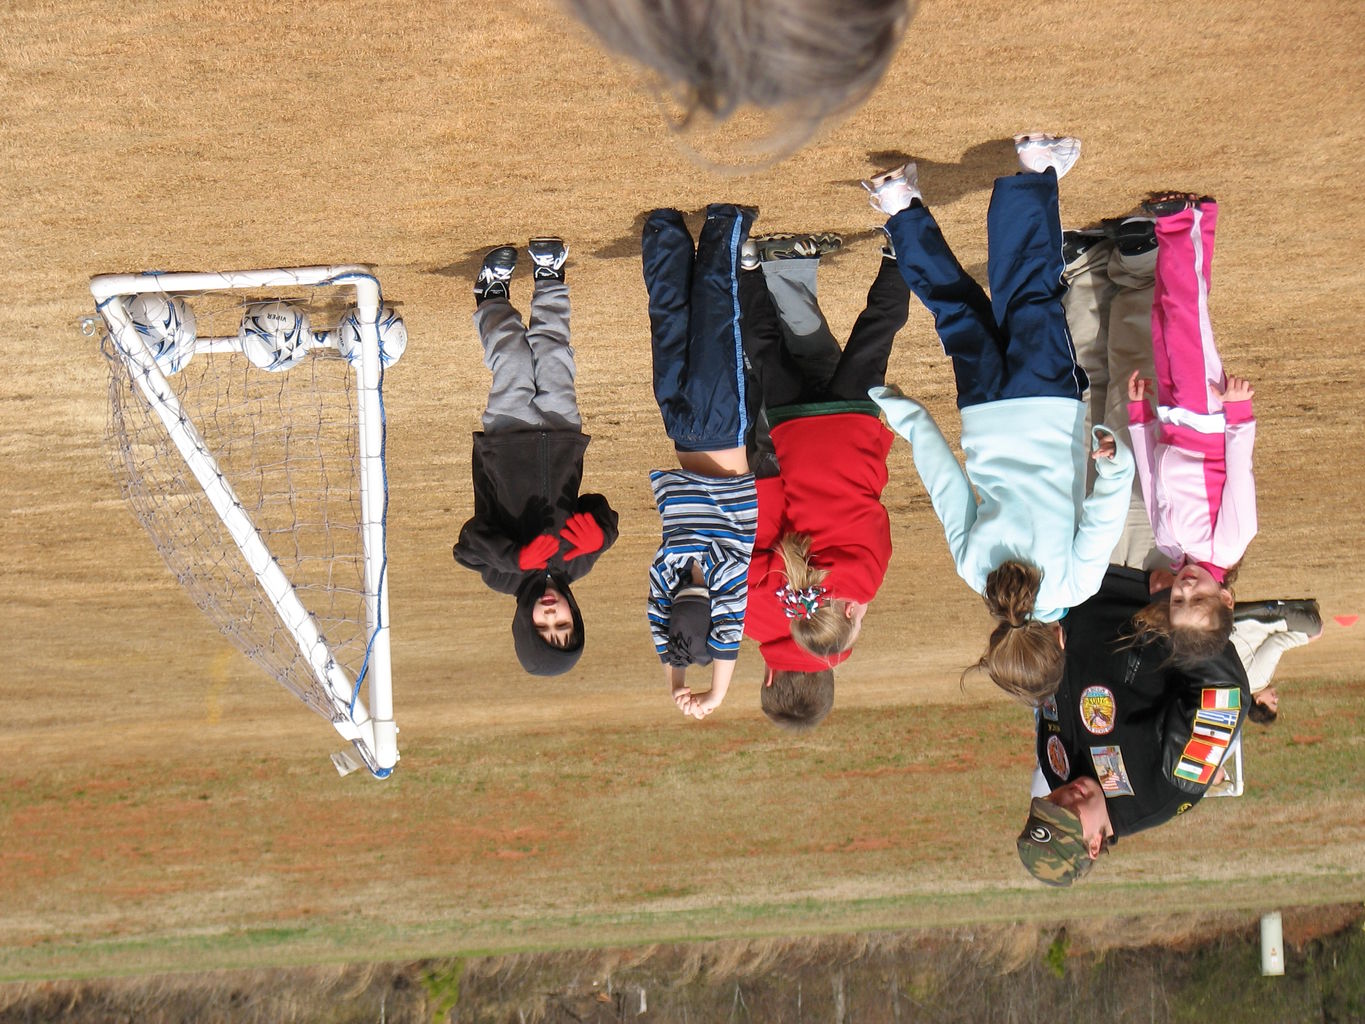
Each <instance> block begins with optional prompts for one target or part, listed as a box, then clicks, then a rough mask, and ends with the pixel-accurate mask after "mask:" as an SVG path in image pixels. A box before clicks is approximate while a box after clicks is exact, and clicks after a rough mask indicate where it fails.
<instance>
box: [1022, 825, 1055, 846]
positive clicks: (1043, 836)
mask: <svg viewBox="0 0 1365 1024" xmlns="http://www.w3.org/2000/svg"><path fill="white" fill-rule="evenodd" d="M1028 837H1029V838H1030V839H1032V840H1033V841H1034V842H1035V843H1050V842H1052V830H1051V829H1049V828H1048V827H1047V826H1046V825H1034V826H1033V828H1031V829H1029V830H1028Z"/></svg>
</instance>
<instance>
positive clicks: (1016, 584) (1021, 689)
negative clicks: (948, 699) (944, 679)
mask: <svg viewBox="0 0 1365 1024" xmlns="http://www.w3.org/2000/svg"><path fill="white" fill-rule="evenodd" d="M1042 582H1043V572H1042V570H1041V569H1039V568H1038V567H1037V566H1033V565H1029V564H1027V563H1025V562H1001V563H1000V564H999V565H998V566H996V567H995V569H994V570H992V571H991V574H990V575H989V576H987V577H986V592H985V594H983V595H982V596H983V597H984V598H985V600H986V609H987V610H988V611H989V612H990V613H991V618H993V619H994V620H995V622H996V626H995V629H994V630H992V631H991V638H990V640H989V641H987V643H986V653H985V654H983V655H982V656H981V659H980V660H979V661H978V662H977V663H976V664H975V665H973V666H971V668H969V669H967V671H968V672H970V671H972V669H979V670H982V671H984V672H985V673H986V674H987V675H989V676H990V677H991V681H992V682H993V683H995V685H996V686H998V687H1000V689H1002V690H1004V691H1005V692H1006V693H1008V694H1009V695H1010V696H1011V697H1014V698H1015V699H1016V700H1019V701H1022V702H1023V703H1025V704H1027V705H1029V707H1035V708H1036V707H1038V706H1039V705H1040V704H1042V703H1043V701H1045V700H1047V698H1049V697H1051V696H1052V695H1053V694H1054V693H1056V692H1057V687H1058V686H1060V685H1061V683H1062V669H1063V667H1064V666H1065V664H1066V660H1065V657H1064V656H1063V654H1062V645H1061V644H1060V643H1058V641H1057V624H1056V623H1054V622H1037V621H1035V620H1034V619H1032V618H1030V616H1031V615H1032V614H1033V606H1034V604H1035V603H1036V602H1037V600H1038V588H1039V586H1041V585H1042ZM963 675H964V676H965V675H966V673H963Z"/></svg>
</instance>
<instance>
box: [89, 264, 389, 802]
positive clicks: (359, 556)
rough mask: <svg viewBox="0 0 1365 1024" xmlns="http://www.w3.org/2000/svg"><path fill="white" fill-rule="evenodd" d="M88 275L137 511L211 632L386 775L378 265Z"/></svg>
mask: <svg viewBox="0 0 1365 1024" xmlns="http://www.w3.org/2000/svg"><path fill="white" fill-rule="evenodd" d="M90 287H91V291H92V293H93V294H94V296H95V300H96V310H97V312H98V314H99V315H98V318H91V320H90V321H88V323H89V324H90V325H91V327H92V329H96V328H97V329H99V332H100V336H101V348H102V350H103V352H104V355H105V357H106V360H107V363H108V367H109V371H110V379H109V420H108V440H109V449H108V451H109V461H110V466H111V468H112V469H113V470H114V472H115V474H116V475H117V476H118V477H119V478H120V480H121V482H122V485H123V492H124V495H125V497H126V498H127V500H128V503H129V505H130V507H131V508H132V510H133V513H134V514H135V515H136V516H137V518H138V521H139V522H141V523H142V525H143V526H144V527H145V528H146V530H147V532H148V534H150V536H151V538H152V540H153V542H154V543H155V544H156V547H157V550H158V551H159V552H160V553H161V556H162V557H163V558H164V559H165V561H166V565H167V566H168V567H169V568H170V570H171V572H172V573H173V574H174V575H175V577H176V579H177V580H178V581H179V582H180V584H181V585H182V586H183V587H184V588H185V589H186V591H188V593H189V594H190V596H191V597H192V598H193V600H194V602H195V604H197V605H198V606H199V608H200V609H201V610H202V611H203V612H204V613H205V614H206V615H207V616H208V617H209V618H210V619H211V620H212V621H213V622H214V623H215V625H217V626H218V628H219V629H220V630H221V631H222V632H223V634H224V635H226V636H227V637H228V638H229V639H231V640H232V641H233V643H235V644H236V645H237V646H238V647H239V648H240V649H241V650H242V651H243V652H244V653H245V654H246V655H247V656H248V657H250V658H251V659H252V660H253V661H255V662H256V663H257V664H258V665H260V666H261V668H263V669H264V670H265V671H266V672H268V673H269V674H270V675H271V676H272V677H274V678H275V679H276V680H277V681H278V682H279V683H280V684H281V685H283V686H284V687H285V688H286V689H288V690H289V691H291V692H292V693H293V694H294V695H295V696H297V697H298V698H299V699H300V700H301V701H302V702H303V703H304V704H305V705H306V706H307V707H309V708H310V709H312V710H313V711H314V712H316V713H317V714H319V715H321V716H322V717H324V718H326V719H327V720H328V721H330V722H331V723H332V724H333V726H335V728H336V730H337V732H338V733H340V734H341V735H342V736H343V737H344V738H346V739H347V740H350V741H352V743H353V744H354V747H355V750H356V751H357V752H358V754H359V756H360V760H361V761H363V763H364V764H365V765H366V766H367V767H368V768H369V769H370V771H371V772H372V773H373V774H374V775H376V776H378V777H381V778H382V777H386V776H387V775H388V774H389V773H390V772H391V770H392V769H393V766H394V765H395V763H396V762H397V760H398V750H397V740H396V734H397V728H396V727H395V725H394V721H393V701H392V688H391V681H390V667H389V621H388V572H387V563H386V554H385V551H386V548H385V516H386V511H387V504H388V488H387V481H386V478H385V468H384V440H385V425H384V403H383V387H382V385H383V376H384V365H385V364H386V363H391V362H392V361H393V360H395V359H396V358H397V357H398V356H399V355H400V354H401V352H402V348H403V345H404V344H405V343H406V332H405V329H404V328H403V324H402V321H401V320H400V319H398V317H397V316H396V314H395V313H394V312H393V310H392V308H391V307H388V306H384V305H383V301H382V298H381V295H380V289H379V282H378V281H377V280H376V279H375V277H374V276H373V274H372V273H371V272H370V271H369V270H368V269H367V268H365V267H360V266H335V267H300V268H293V269H277V270H258V271H243V272H230V273H221V274H199V273H174V274H161V273H149V274H125V275H102V276H99V277H95V278H92V279H91V285H90ZM333 760H334V762H335V763H336V764H337V767H338V769H339V770H342V771H343V773H344V771H345V770H346V769H347V768H348V767H354V766H355V761H354V759H352V758H350V757H349V756H348V755H335V756H334V758H333Z"/></svg>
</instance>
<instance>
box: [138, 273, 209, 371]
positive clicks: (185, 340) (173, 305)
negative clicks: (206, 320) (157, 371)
mask: <svg viewBox="0 0 1365 1024" xmlns="http://www.w3.org/2000/svg"><path fill="white" fill-rule="evenodd" d="M128 316H129V317H130V318H131V319H132V321H133V327H135V328H136V329H137V333H138V334H139V335H140V336H141V337H142V340H143V341H144V342H146V343H147V347H148V348H149V349H150V350H151V353H152V357H153V358H154V359H156V365H157V366H159V367H160V368H161V372H162V373H166V374H171V373H179V372H180V371H181V370H183V369H184V368H185V364H186V363H188V362H189V361H190V358H191V357H192V356H193V355H194V339H195V323H194V310H192V309H190V307H189V305H188V304H187V303H186V302H185V300H184V299H181V298H177V297H175V296H170V295H160V294H157V293H155V292H146V293H144V294H142V295H135V296H133V298H132V299H130V300H129V302H128Z"/></svg>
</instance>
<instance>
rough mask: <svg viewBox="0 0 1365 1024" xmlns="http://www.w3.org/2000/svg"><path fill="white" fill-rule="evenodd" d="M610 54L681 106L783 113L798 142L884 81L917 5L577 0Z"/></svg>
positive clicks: (571, 4)
mask: <svg viewBox="0 0 1365 1024" xmlns="http://www.w3.org/2000/svg"><path fill="white" fill-rule="evenodd" d="M568 8H569V10H570V12H571V13H572V14H574V15H575V16H576V17H577V18H578V19H579V21H581V22H583V24H584V25H586V26H587V27H588V28H589V29H591V30H592V31H593V32H594V33H595V34H596V35H597V37H598V38H599V39H600V40H601V42H602V43H603V44H605V45H606V46H607V48H609V49H611V50H614V51H616V52H617V53H619V54H621V55H623V56H625V57H628V58H630V59H632V60H635V61H637V62H639V63H641V64H643V65H645V66H646V67H647V68H650V69H651V70H653V71H655V72H657V73H658V74H659V76H660V77H661V78H662V80H663V83H664V86H665V88H666V89H667V90H668V91H669V93H670V94H671V95H672V97H673V99H675V100H676V102H677V103H678V104H679V105H680V106H681V107H682V115H681V118H680V120H679V122H678V123H677V124H676V125H675V127H678V128H684V127H686V126H687V125H688V124H689V122H691V121H692V119H693V117H694V115H696V114H697V113H699V112H700V113H705V114H708V115H710V116H711V117H713V118H715V119H716V120H724V119H725V118H727V117H729V116H730V115H731V114H732V113H734V112H735V111H736V110H738V109H739V108H740V107H758V108H762V109H766V110H772V109H774V108H782V109H783V110H784V112H785V113H787V114H788V115H789V118H788V120H789V121H794V122H795V125H794V131H793V132H792V133H791V134H795V135H799V136H800V137H799V138H798V140H797V141H798V143H799V142H800V141H804V139H805V138H808V137H809V136H810V135H811V134H812V133H814V131H815V130H816V129H817V128H818V127H819V126H820V124H821V122H822V121H824V120H825V119H826V118H828V117H830V116H832V115H835V114H840V113H845V112H847V111H850V110H852V109H853V108H854V107H857V106H858V105H859V104H861V103H862V102H863V100H865V99H866V98H867V96H868V95H869V94H870V93H871V92H872V90H873V89H874V88H875V87H876V85H877V83H878V82H879V81H881V78H882V75H883V74H884V73H885V72H886V68H887V66H888V65H889V64H890V63H891V58H892V57H893V56H894V55H895V52H896V48H897V47H898V46H899V45H900V40H901V36H902V35H903V34H904V31H905V26H906V25H907V24H908V23H909V21H910V15H911V13H912V11H913V8H914V0H727V2H725V3H714V2H712V0H568Z"/></svg>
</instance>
